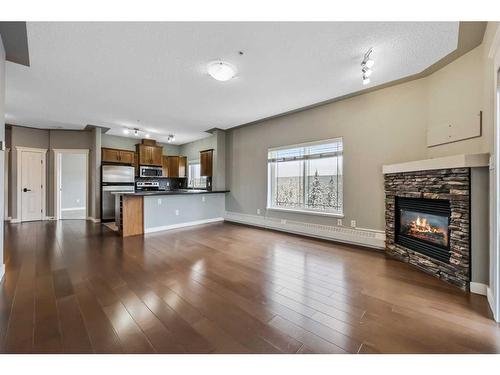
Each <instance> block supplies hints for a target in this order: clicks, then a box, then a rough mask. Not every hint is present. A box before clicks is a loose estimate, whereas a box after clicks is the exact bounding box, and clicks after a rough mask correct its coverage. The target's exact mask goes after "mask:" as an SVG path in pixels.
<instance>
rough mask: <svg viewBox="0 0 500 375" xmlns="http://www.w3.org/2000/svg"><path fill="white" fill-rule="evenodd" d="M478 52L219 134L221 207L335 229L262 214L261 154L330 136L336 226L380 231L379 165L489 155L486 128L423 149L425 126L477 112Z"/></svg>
mask: <svg viewBox="0 0 500 375" xmlns="http://www.w3.org/2000/svg"><path fill="white" fill-rule="evenodd" d="M483 66H484V54H483V46H479V47H477V48H476V49H474V50H472V51H470V52H469V53H467V54H465V55H464V56H462V57H461V58H460V59H458V60H456V61H455V62H453V63H452V64H450V65H448V66H446V67H445V68H443V69H441V70H439V71H437V72H436V73H434V74H432V75H430V76H428V77H426V78H422V79H419V80H415V81H411V82H407V83H403V84H400V85H396V86H392V87H389V88H385V89H381V90H378V91H373V92H371V93H367V94H364V95H360V96H356V97H353V98H350V99H346V100H342V101H338V102H334V103H330V104H326V105H323V106H320V107H316V108H312V109H308V110H304V111H301V112H297V113H293V114H290V115H286V116H283V117H278V118H274V119H270V120H266V121H262V122H260V123H256V124H253V125H249V126H244V127H241V128H236V129H232V130H229V131H228V132H227V150H226V152H227V166H226V175H227V181H228V188H229V189H230V190H231V193H230V194H229V195H228V197H227V198H226V199H227V202H226V209H227V210H228V211H235V212H241V213H248V214H254V215H255V214H256V210H257V209H258V208H260V209H261V210H262V212H263V213H264V214H265V215H267V216H273V217H282V218H288V219H291V220H297V221H304V222H312V223H320V224H327V225H335V224H336V219H333V218H328V217H321V216H313V215H306V214H290V213H282V212H276V211H267V212H266V211H265V207H266V191H267V187H266V185H267V168H266V156H267V149H268V148H269V147H274V146H282V145H289V144H296V143H301V142H307V141H314V140H321V139H327V138H332V137H343V139H344V214H345V218H344V225H349V223H350V221H351V220H356V222H357V227H359V228H368V229H375V230H383V229H384V190H383V175H382V165H384V164H391V163H398V162H404V161H411V160H418V159H425V158H428V157H437V156H443V155H452V154H458V153H473V152H488V151H491V142H490V140H489V139H488V138H489V137H490V136H491V134H492V125H491V123H489V124H488V123H486V124H483V135H482V137H480V138H477V139H473V140H467V141H460V142H456V143H454V144H450V145H442V146H436V147H432V148H428V147H427V145H426V142H427V127H428V126H430V125H434V124H435V123H436V122H442V121H445V122H447V121H455V120H456V119H461V118H462V117H464V116H468V117H471V114H472V115H473V114H474V113H479V111H480V110H482V107H483V81H482V79H483V77H482V72H483Z"/></svg>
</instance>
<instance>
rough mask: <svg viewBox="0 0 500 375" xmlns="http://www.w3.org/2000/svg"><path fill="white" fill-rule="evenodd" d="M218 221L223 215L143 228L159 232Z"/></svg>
mask: <svg viewBox="0 0 500 375" xmlns="http://www.w3.org/2000/svg"><path fill="white" fill-rule="evenodd" d="M218 221H224V218H223V217H216V218H213V219H204V220H196V221H188V222H186V223H179V224H172V225H164V226H161V227H152V228H145V229H144V233H153V232H160V231H163V230H171V229H178V228H184V227H191V226H193V225H201V224H209V223H216V222H218Z"/></svg>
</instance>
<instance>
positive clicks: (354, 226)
mask: <svg viewBox="0 0 500 375" xmlns="http://www.w3.org/2000/svg"><path fill="white" fill-rule="evenodd" d="M351 227H353V228H356V220H351Z"/></svg>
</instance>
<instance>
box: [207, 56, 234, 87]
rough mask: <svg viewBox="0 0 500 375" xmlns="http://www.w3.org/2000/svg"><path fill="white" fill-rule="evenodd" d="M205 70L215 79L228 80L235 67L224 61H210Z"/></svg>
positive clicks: (232, 74) (232, 75)
mask: <svg viewBox="0 0 500 375" xmlns="http://www.w3.org/2000/svg"><path fill="white" fill-rule="evenodd" d="M207 72H208V74H210V76H211V77H212V78H213V79H216V80H217V81H222V82H224V81H229V80H230V79H231V78H234V76H235V75H236V67H235V66H234V65H232V64H229V63H227V62H225V61H220V60H218V61H212V62H210V63H208V65H207Z"/></svg>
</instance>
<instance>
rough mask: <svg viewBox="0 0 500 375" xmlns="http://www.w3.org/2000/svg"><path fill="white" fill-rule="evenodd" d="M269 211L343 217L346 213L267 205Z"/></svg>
mask: <svg viewBox="0 0 500 375" xmlns="http://www.w3.org/2000/svg"><path fill="white" fill-rule="evenodd" d="M266 210H268V211H278V212H291V213H294V214H305V215H316V216H327V217H337V218H339V219H340V218H343V217H344V214H334V213H330V212H319V211H308V210H294V209H292V208H277V207H267V208H266Z"/></svg>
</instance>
